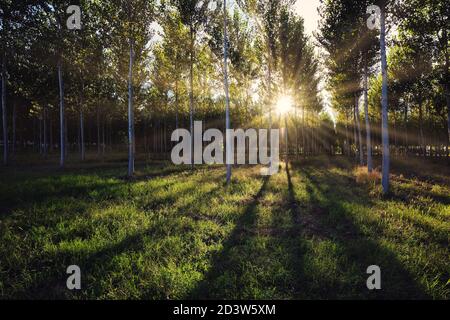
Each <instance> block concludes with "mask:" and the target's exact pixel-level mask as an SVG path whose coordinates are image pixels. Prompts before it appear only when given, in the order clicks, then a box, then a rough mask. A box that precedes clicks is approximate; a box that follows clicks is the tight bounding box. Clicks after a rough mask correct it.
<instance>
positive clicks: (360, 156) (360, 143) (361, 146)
mask: <svg viewBox="0 0 450 320" xmlns="http://www.w3.org/2000/svg"><path fill="white" fill-rule="evenodd" d="M355 116H356V125H357V128H358V141H359V150H358V153H359V164H360V165H361V166H363V165H364V152H363V143H362V135H361V124H360V122H359V96H358V94H356V95H355Z"/></svg>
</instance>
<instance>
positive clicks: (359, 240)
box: [299, 168, 430, 299]
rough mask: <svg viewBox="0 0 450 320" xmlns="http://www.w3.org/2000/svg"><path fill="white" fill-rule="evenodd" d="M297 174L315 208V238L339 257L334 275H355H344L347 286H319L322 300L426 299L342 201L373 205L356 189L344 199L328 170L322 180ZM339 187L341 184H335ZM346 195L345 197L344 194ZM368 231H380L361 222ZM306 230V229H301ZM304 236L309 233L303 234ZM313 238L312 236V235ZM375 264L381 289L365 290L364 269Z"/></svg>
mask: <svg viewBox="0 0 450 320" xmlns="http://www.w3.org/2000/svg"><path fill="white" fill-rule="evenodd" d="M299 172H300V173H301V174H302V175H303V176H304V177H305V178H306V179H307V192H308V194H309V196H310V202H311V205H312V206H314V207H316V208H318V209H316V210H314V211H313V212H312V214H313V216H312V217H311V219H313V222H312V223H313V224H314V225H315V227H314V228H315V229H319V230H321V232H320V236H319V239H321V240H328V241H332V242H333V243H336V244H337V245H338V248H339V252H340V254H341V255H342V257H340V259H339V260H338V261H339V265H338V269H337V270H338V272H341V273H343V274H344V273H346V272H348V271H349V270H352V271H353V272H355V271H356V272H357V273H358V274H348V275H347V276H348V279H352V280H351V281H349V282H348V283H345V282H344V283H339V282H338V283H335V284H331V286H330V284H327V283H323V288H324V289H326V291H327V292H328V294H327V296H326V298H339V297H348V298H378V299H423V298H430V297H429V296H428V295H427V294H426V292H425V290H424V288H423V287H421V286H420V285H419V284H418V283H417V282H416V280H415V279H414V277H413V276H412V275H411V274H410V272H408V271H407V270H406V268H405V267H404V266H403V264H402V263H401V262H400V261H399V260H398V258H397V257H396V255H395V253H394V252H392V251H390V250H388V249H386V248H385V247H382V246H381V245H380V243H379V242H378V241H377V240H376V239H374V234H367V233H366V232H364V231H363V230H361V229H360V227H358V226H357V225H356V224H355V221H354V218H353V215H352V213H351V212H349V211H348V210H349V209H347V208H346V207H345V206H344V202H346V201H351V202H352V203H356V204H358V205H360V206H363V207H365V208H367V209H369V208H370V207H371V206H372V205H373V204H372V203H371V201H370V199H368V198H367V197H365V196H364V195H363V194H362V193H361V192H360V190H357V189H356V188H352V189H351V192H354V193H355V195H356V196H353V197H350V198H347V197H348V196H349V195H351V194H349V193H347V192H341V193H342V195H341V193H340V190H336V189H335V188H336V185H334V184H335V183H336V182H337V181H339V179H341V180H342V179H343V177H339V176H338V175H336V174H334V173H330V172H329V171H328V172H327V173H326V174H325V176H324V178H322V179H320V178H317V177H316V176H315V175H314V174H312V170H311V169H310V168H302V169H300V170H299ZM339 185H341V184H339ZM346 193H347V194H346ZM364 223H365V224H368V226H369V229H371V230H376V233H377V234H382V232H383V230H382V229H381V227H380V226H379V225H377V224H376V223H375V222H364ZM305 227H306V228H308V226H305ZM307 236H308V237H310V236H311V234H309V235H307ZM312 236H314V234H312ZM374 264H375V265H379V266H380V268H381V270H382V288H383V289H382V290H375V291H369V290H368V289H367V287H366V279H367V277H368V275H367V274H366V269H367V267H368V266H370V265H374Z"/></svg>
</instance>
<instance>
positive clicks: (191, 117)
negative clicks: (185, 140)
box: [189, 25, 194, 169]
mask: <svg viewBox="0 0 450 320" xmlns="http://www.w3.org/2000/svg"><path fill="white" fill-rule="evenodd" d="M189 33H190V37H191V43H190V61H189V62H190V63H189V126H190V130H191V168H192V169H194V87H193V86H194V27H193V26H192V25H191V26H190V30H189Z"/></svg>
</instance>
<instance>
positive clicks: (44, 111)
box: [42, 107, 47, 158]
mask: <svg viewBox="0 0 450 320" xmlns="http://www.w3.org/2000/svg"><path fill="white" fill-rule="evenodd" d="M42 118H43V121H44V131H43V135H44V137H43V138H44V139H43V142H44V158H47V108H46V107H44V108H43V109H42Z"/></svg>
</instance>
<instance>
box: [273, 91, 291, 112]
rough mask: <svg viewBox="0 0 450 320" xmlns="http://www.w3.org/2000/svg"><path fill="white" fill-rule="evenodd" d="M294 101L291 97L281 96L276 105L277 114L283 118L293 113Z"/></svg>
mask: <svg viewBox="0 0 450 320" xmlns="http://www.w3.org/2000/svg"><path fill="white" fill-rule="evenodd" d="M292 108H293V101H292V98H291V97H290V96H281V97H280V98H279V99H278V101H277V104H276V112H277V113H278V114H279V115H280V116H282V115H285V114H288V113H289V112H291V111H292Z"/></svg>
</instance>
